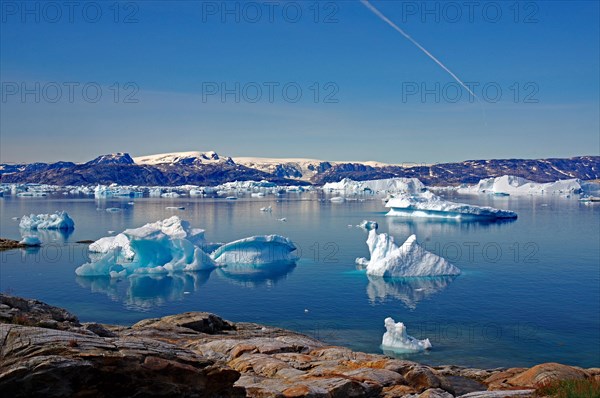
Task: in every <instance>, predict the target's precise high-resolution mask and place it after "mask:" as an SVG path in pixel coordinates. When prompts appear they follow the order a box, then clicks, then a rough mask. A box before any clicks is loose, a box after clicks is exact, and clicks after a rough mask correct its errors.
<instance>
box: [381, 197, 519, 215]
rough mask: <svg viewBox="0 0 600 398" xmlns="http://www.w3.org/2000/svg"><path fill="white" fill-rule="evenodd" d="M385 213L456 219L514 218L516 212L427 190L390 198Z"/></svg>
mask: <svg viewBox="0 0 600 398" xmlns="http://www.w3.org/2000/svg"><path fill="white" fill-rule="evenodd" d="M385 207H388V208H390V211H389V212H388V213H387V214H386V215H388V216H397V217H427V218H449V219H457V220H497V219H515V218H517V213H515V212H513V211H510V210H500V209H495V208H493V207H489V206H476V205H469V204H464V203H456V202H451V201H448V200H445V199H442V198H441V197H439V196H437V195H434V194H433V193H431V192H429V191H427V192H423V193H421V194H419V195H410V196H409V195H405V196H401V197H397V198H392V199H390V200H389V201H388V202H387V203H386V205H385Z"/></svg>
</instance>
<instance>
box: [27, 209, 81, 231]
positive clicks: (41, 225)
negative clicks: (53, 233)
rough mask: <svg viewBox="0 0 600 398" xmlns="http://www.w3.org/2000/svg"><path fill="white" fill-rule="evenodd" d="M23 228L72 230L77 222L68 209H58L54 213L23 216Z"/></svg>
mask: <svg viewBox="0 0 600 398" xmlns="http://www.w3.org/2000/svg"><path fill="white" fill-rule="evenodd" d="M19 227H20V228H21V229H27V230H37V229H60V230H71V229H73V228H75V222H74V221H73V219H72V218H71V217H69V214H67V212H66V211H57V212H56V213H53V214H38V215H35V214H31V215H29V216H23V217H22V218H21V222H20V223H19Z"/></svg>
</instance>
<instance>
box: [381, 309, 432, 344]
mask: <svg viewBox="0 0 600 398" xmlns="http://www.w3.org/2000/svg"><path fill="white" fill-rule="evenodd" d="M384 324H385V329H386V332H385V333H384V334H383V339H382V341H381V347H382V348H383V349H384V350H385V349H388V350H391V351H395V352H415V351H425V350H429V349H431V343H430V342H429V339H425V340H418V339H415V338H414V337H412V336H409V335H408V334H407V333H406V326H404V324H403V323H402V322H398V323H396V322H394V320H393V319H392V318H389V317H388V318H385V321H384Z"/></svg>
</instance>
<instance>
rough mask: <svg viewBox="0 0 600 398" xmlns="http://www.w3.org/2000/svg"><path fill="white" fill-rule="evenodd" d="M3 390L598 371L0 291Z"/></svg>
mask: <svg viewBox="0 0 600 398" xmlns="http://www.w3.org/2000/svg"><path fill="white" fill-rule="evenodd" d="M0 342H1V346H0V391H2V393H3V396H4V394H6V395H5V396H11V397H35V396H44V397H67V396H69V397H92V396H93V397H129V396H181V397H256V398H258V397H331V398H336V397H340V398H342V397H343V398H346V397H387V398H395V397H410V398H417V397H418V398H453V397H463V398H496V397H534V396H538V395H536V392H535V390H536V388H537V387H539V386H541V385H543V384H545V383H547V382H549V381H554V380H572V379H574V380H583V379H589V380H595V381H596V382H598V381H600V368H591V369H582V368H578V367H572V366H566V365H561V364H557V363H547V364H541V365H537V366H534V367H532V368H511V369H488V370H486V369H471V368H464V367H458V366H439V367H429V366H425V365H421V364H419V363H416V362H412V361H406V360H399V359H393V358H390V357H386V356H384V355H377V354H367V353H362V352H355V351H352V350H350V349H347V348H343V347H335V346H328V345H326V344H325V343H323V342H320V341H318V340H315V339H312V338H310V337H307V336H304V335H301V334H298V333H295V332H291V331H288V330H284V329H279V328H274V327H269V326H263V325H259V324H254V323H245V322H237V323H233V322H229V321H226V320H223V319H222V318H220V317H218V316H217V315H214V314H209V313H204V312H188V313H184V314H178V315H172V316H166V317H163V318H155V319H146V320H143V321H140V322H138V323H136V324H134V325H132V326H131V327H124V326H115V325H105V324H98V323H81V322H79V320H78V319H77V317H76V316H75V315H73V314H71V313H69V312H68V311H66V310H64V309H61V308H57V307H53V306H50V305H48V304H45V303H43V302H40V301H37V300H29V299H23V298H19V297H14V296H9V295H4V294H0Z"/></svg>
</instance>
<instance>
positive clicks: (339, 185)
mask: <svg viewBox="0 0 600 398" xmlns="http://www.w3.org/2000/svg"><path fill="white" fill-rule="evenodd" d="M425 189H426V188H425V185H423V183H422V182H421V181H420V180H419V179H418V178H387V179H381V180H366V181H354V180H351V179H349V178H344V179H342V180H341V181H339V182H328V183H326V184H325V185H323V191H325V192H341V193H344V194H346V195H348V194H352V195H356V194H361V193H362V194H385V193H403V194H417V193H420V192H423V191H425Z"/></svg>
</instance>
